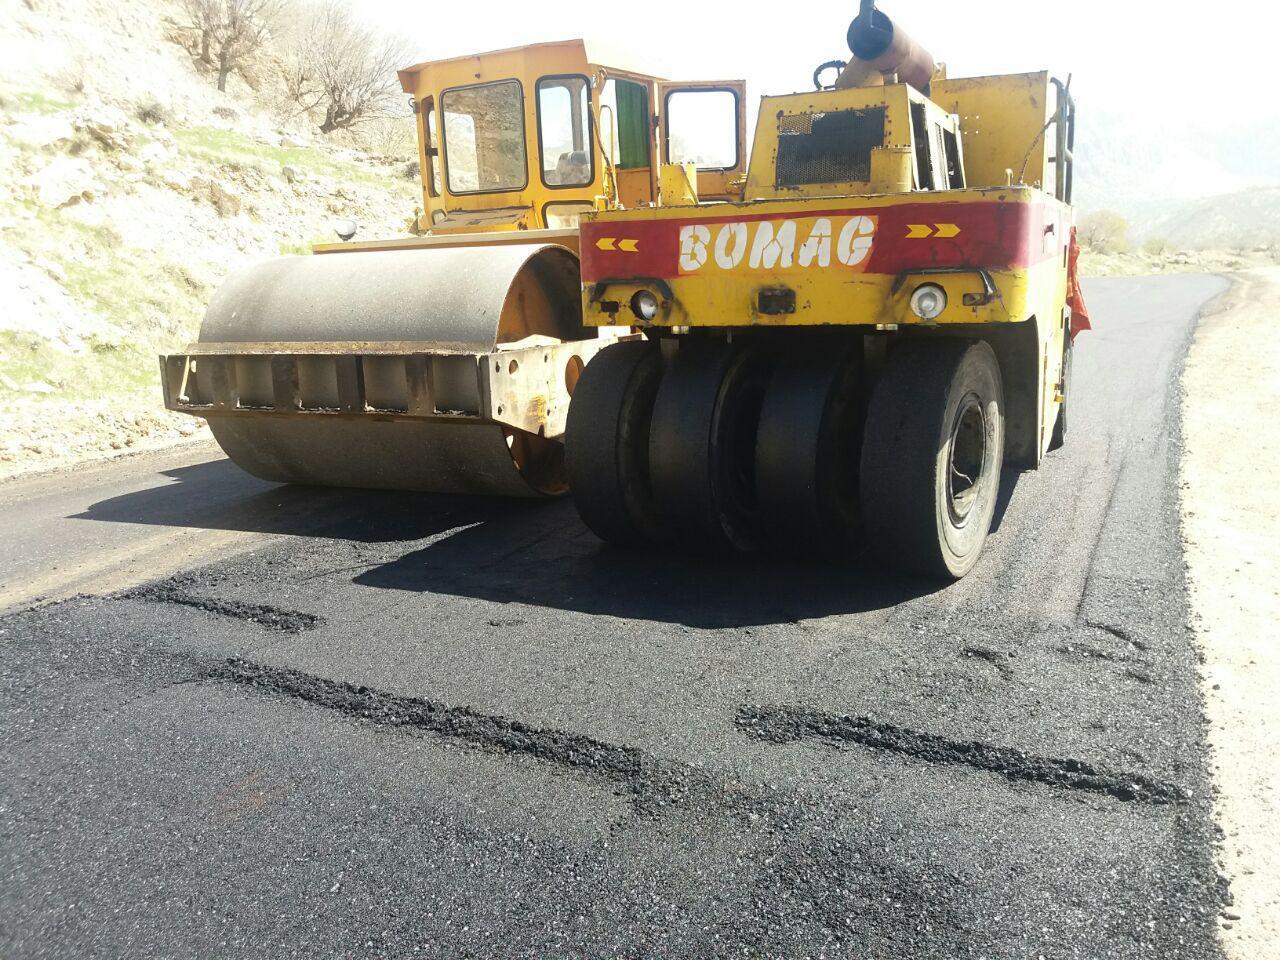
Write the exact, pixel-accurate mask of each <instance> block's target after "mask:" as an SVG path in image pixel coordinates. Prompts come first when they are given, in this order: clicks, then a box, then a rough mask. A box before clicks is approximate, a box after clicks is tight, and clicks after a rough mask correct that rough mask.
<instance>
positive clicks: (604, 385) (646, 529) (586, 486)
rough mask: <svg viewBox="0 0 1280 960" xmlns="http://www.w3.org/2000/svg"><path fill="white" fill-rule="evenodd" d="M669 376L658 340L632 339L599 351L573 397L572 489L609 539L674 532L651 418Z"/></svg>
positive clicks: (635, 540)
mask: <svg viewBox="0 0 1280 960" xmlns="http://www.w3.org/2000/svg"><path fill="white" fill-rule="evenodd" d="M661 382H662V355H661V353H660V352H659V350H658V345H657V344H656V343H650V342H647V341H633V340H629V341H625V342H623V343H615V344H613V345H612V346H609V347H605V349H603V350H601V351H600V352H599V353H598V354H596V355H595V357H593V358H592V360H591V362H590V363H588V364H587V365H586V367H585V368H583V371H582V374H581V375H580V376H579V378H578V383H577V385H576V386H575V387H574V390H573V397H572V398H571V399H570V401H569V414H568V418H567V422H566V424H565V468H566V470H567V473H568V477H569V491H570V493H571V494H572V496H573V502H574V506H576V507H577V508H578V516H580V517H581V518H582V522H583V523H585V524H586V525H587V527H589V528H590V530H591V532H592V533H594V534H595V535H596V536H597V537H599V538H600V539H601V540H604V541H605V542H607V543H614V544H618V545H620V546H643V545H647V544H653V543H661V542H663V541H665V540H667V539H669V538H670V536H669V533H668V531H667V527H666V525H665V524H664V522H663V520H662V516H661V514H660V512H659V510H658V507H657V504H656V503H655V502H654V499H653V490H652V488H651V487H650V484H649V420H650V417H651V416H652V414H653V401H654V398H655V397H656V396H657V394H658V386H659V384H660V383H661Z"/></svg>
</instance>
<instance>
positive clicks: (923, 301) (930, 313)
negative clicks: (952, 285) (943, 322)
mask: <svg viewBox="0 0 1280 960" xmlns="http://www.w3.org/2000/svg"><path fill="white" fill-rule="evenodd" d="M945 309H947V291H945V290H943V289H942V288H941V287H940V286H938V285H937V284H936V283H922V284H920V286H918V287H916V288H915V290H914V291H913V292H912V294H911V312H912V313H914V314H915V315H916V316H917V317H919V318H920V319H921V320H936V319H938V317H940V316H941V315H942V311H943V310H945Z"/></svg>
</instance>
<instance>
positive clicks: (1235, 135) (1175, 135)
mask: <svg viewBox="0 0 1280 960" xmlns="http://www.w3.org/2000/svg"><path fill="white" fill-rule="evenodd" d="M1218 125H1221V126H1223V127H1226V128H1227V129H1226V130H1225V131H1224V130H1222V129H1214V127H1215V126H1218ZM1076 156H1077V167H1076V169H1077V173H1076V189H1075V200H1076V203H1077V205H1078V206H1079V208H1080V209H1081V211H1083V212H1088V211H1091V210H1101V209H1109V210H1115V211H1116V212H1118V213H1120V214H1122V215H1123V216H1125V217H1126V218H1127V219H1128V220H1129V221H1130V223H1131V224H1132V226H1133V234H1134V239H1135V240H1142V239H1144V238H1145V237H1149V236H1161V237H1165V238H1167V239H1168V240H1169V241H1170V242H1171V243H1173V244H1175V245H1177V246H1180V247H1184V248H1200V247H1238V246H1251V245H1254V244H1257V243H1266V242H1274V241H1275V240H1276V239H1277V237H1278V236H1280V124H1276V123H1261V122H1259V123H1256V124H1254V125H1252V126H1249V125H1245V124H1226V123H1223V124H1215V123H1214V122H1213V120H1212V118H1202V119H1200V120H1199V121H1198V122H1196V120H1195V118H1191V119H1188V120H1187V122H1185V123H1182V124H1174V125H1168V124H1165V125H1161V124H1160V123H1159V122H1158V120H1156V119H1155V118H1149V117H1147V116H1144V115H1143V113H1142V112H1141V110H1140V109H1137V106H1136V105H1135V104H1130V103H1120V104H1115V105H1112V106H1109V107H1103V108H1099V109H1091V108H1090V106H1089V105H1088V104H1084V105H1082V106H1081V110H1080V120H1079V128H1078V131H1077V135H1076Z"/></svg>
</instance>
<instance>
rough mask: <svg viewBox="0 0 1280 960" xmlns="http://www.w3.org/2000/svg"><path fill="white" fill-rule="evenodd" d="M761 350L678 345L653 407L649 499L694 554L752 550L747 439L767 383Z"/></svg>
mask: <svg viewBox="0 0 1280 960" xmlns="http://www.w3.org/2000/svg"><path fill="white" fill-rule="evenodd" d="M768 371H769V365H768V360H767V355H766V354H765V353H764V352H763V351H758V350H753V349H750V348H745V349H743V348H739V347H735V346H732V345H730V344H727V343H724V342H721V341H718V340H717V341H712V340H694V339H689V338H686V339H685V341H684V342H683V343H681V345H680V349H679V352H678V353H677V354H676V357H675V359H674V361H673V362H672V363H671V365H670V367H669V368H668V370H667V373H666V376H665V377H664V378H663V381H662V386H661V388H660V389H659V391H658V399H657V401H656V402H655V403H654V408H653V426H652V429H651V431H650V434H649V464H650V471H651V476H652V479H653V492H654V496H655V497H656V499H657V501H658V505H659V508H660V509H661V510H662V512H663V515H664V516H665V517H666V518H667V520H668V522H669V523H670V524H671V527H672V530H673V531H674V533H675V535H676V537H677V539H678V540H680V541H681V542H683V543H685V544H686V545H688V546H690V547H692V548H694V549H696V550H704V551H710V552H716V553H732V552H740V553H748V552H751V551H753V550H755V549H757V548H758V547H759V544H760V535H759V524H758V518H757V508H756V504H755V463H754V460H755V440H756V437H755V434H756V427H757V425H758V422H759V415H760V402H761V400H762V399H763V397H764V391H765V386H766V384H767V382H768Z"/></svg>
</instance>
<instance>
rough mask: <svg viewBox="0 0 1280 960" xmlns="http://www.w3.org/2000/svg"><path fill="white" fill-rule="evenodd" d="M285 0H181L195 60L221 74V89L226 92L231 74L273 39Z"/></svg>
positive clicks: (219, 76)
mask: <svg viewBox="0 0 1280 960" xmlns="http://www.w3.org/2000/svg"><path fill="white" fill-rule="evenodd" d="M285 3H286V0H182V5H183V7H184V9H185V10H186V12H187V17H188V19H189V22H190V27H191V30H192V32H193V33H194V34H195V39H196V47H195V50H194V52H195V54H196V58H197V59H198V60H199V61H200V63H203V64H205V65H206V66H209V67H213V68H215V69H216V70H217V72H218V89H219V90H226V89H227V79H228V78H229V77H230V76H231V73H232V71H234V70H237V69H241V68H243V67H244V66H245V64H246V63H248V61H249V60H250V59H252V58H253V57H254V55H256V54H257V53H258V52H259V51H260V50H261V49H262V47H263V45H264V44H265V43H266V42H267V40H268V38H269V37H270V36H271V32H272V30H273V29H274V28H275V26H276V25H277V23H278V22H279V20H280V16H281V14H282V13H283V12H284V8H285Z"/></svg>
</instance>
